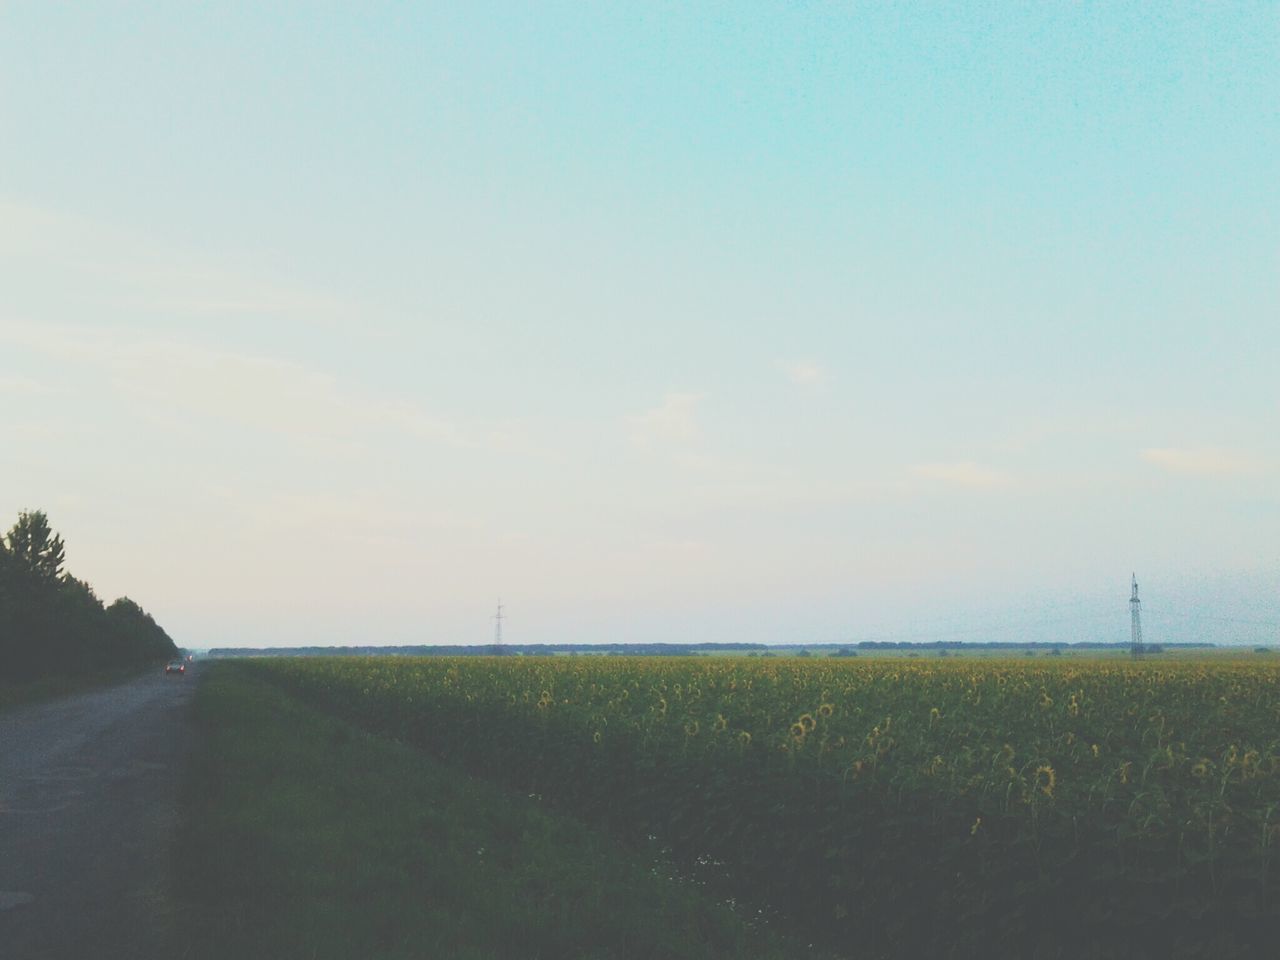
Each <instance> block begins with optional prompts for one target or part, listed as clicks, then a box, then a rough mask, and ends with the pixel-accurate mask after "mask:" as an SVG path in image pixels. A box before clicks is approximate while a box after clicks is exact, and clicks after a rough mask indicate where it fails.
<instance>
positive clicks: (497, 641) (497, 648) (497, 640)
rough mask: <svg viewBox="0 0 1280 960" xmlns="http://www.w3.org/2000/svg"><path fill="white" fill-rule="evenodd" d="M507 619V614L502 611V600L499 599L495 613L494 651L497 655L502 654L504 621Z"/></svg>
mask: <svg viewBox="0 0 1280 960" xmlns="http://www.w3.org/2000/svg"><path fill="white" fill-rule="evenodd" d="M505 619H507V617H506V614H504V613H503V612H502V600H501V599H499V600H498V612H497V613H495V614H494V615H493V653H494V655H495V656H501V655H502V621H503V620H505Z"/></svg>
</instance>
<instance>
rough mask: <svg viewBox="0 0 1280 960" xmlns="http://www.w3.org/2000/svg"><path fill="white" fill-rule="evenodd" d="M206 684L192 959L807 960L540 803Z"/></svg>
mask: <svg viewBox="0 0 1280 960" xmlns="http://www.w3.org/2000/svg"><path fill="white" fill-rule="evenodd" d="M204 673H205V676H204V678H203V680H202V681H201V686H200V689H199V691H198V693H197V696H196V702H195V706H194V710H195V717H196V724H197V728H198V733H197V740H196V743H195V744H194V748H193V753H192V756H191V758H190V769H189V773H188V775H187V779H186V782H185V784H184V790H183V826H182V830H181V836H180V843H179V849H178V853H177V876H178V881H179V891H180V896H181V898H182V899H183V900H184V901H185V902H186V903H187V908H186V911H185V912H186V915H187V916H188V918H189V920H188V922H187V926H188V932H189V936H188V937H186V938H185V939H186V942H187V944H188V945H189V948H190V953H189V954H188V955H189V956H190V957H210V958H213V957H219V958H223V957H237V958H242V960H248V958H254V957H263V958H267V957H270V958H272V960H281V958H290V957H299V958H304V957H305V958H315V960H322V958H335V960H338V958H342V960H347V958H355V957H379V958H402V957H403V958H410V957H412V958H425V957H439V958H450V960H454V958H456V960H481V958H484V960H493V958H513V960H514V958H520V960H538V958H548V960H550V958H555V960H567V958H593V960H594V958H598V960H614V958H616V960H622V958H637V960H640V958H643V960H662V958H672V960H674V958H715V957H725V958H730V957H732V958H770V957H776V958H783V957H786V958H796V957H804V956H809V955H810V954H809V951H808V950H807V949H805V948H803V947H798V946H797V945H795V944H786V943H783V942H782V941H781V940H780V939H779V938H778V937H777V936H776V935H775V934H774V932H772V931H770V930H768V929H763V928H760V927H754V928H753V927H752V926H750V925H748V923H747V922H746V921H745V920H744V918H743V917H741V916H740V915H738V914H737V913H736V912H735V911H734V910H732V909H730V908H729V907H727V906H725V905H723V904H719V903H716V902H714V901H713V900H712V899H710V897H709V896H708V895H707V894H706V893H705V892H704V891H702V890H701V889H700V888H698V887H695V886H692V885H690V884H688V883H683V882H678V881H672V880H670V879H668V878H667V877H666V876H664V875H663V873H664V871H663V870H662V869H661V868H660V867H659V866H656V865H655V864H653V863H651V862H647V861H644V860H643V859H641V858H638V857H637V855H636V854H635V853H634V852H631V851H628V850H626V849H624V848H622V847H620V846H619V845H618V844H617V842H616V841H614V840H612V839H610V838H608V837H606V836H605V835H603V834H601V833H599V832H596V831H593V830H591V829H588V828H587V827H585V826H584V825H583V824H582V823H580V822H578V821H575V820H572V819H569V818H566V817H563V816H559V815H555V814H553V813H551V812H548V811H547V810H546V809H544V808H543V807H542V806H541V805H540V804H539V803H537V802H536V801H535V800H532V799H528V798H524V797H516V796H512V795H510V794H508V793H504V792H502V791H501V790H500V789H499V788H497V787H494V786H493V785H491V784H487V783H484V782H481V781H477V780H474V779H471V778H469V777H467V776H465V775H463V774H461V773H459V772H458V771H457V770H454V769H450V768H448V767H445V766H442V765H440V764H439V763H437V762H434V761H432V760H430V759H428V758H426V757H424V756H423V755H422V754H420V753H418V752H417V751H415V750H413V749H411V748H410V747H407V746H405V745H402V744H399V743H396V742H394V741H391V740H389V739H386V738H381V737H377V736H374V735H370V734H367V733H364V732H361V731H360V730H358V729H356V728H355V727H353V726H351V725H349V724H347V723H345V722H342V721H340V720H338V719H336V718H334V717H331V716H328V715H325V714H323V713H321V712H318V711H317V710H316V709H314V708H312V707H309V706H307V705H304V704H302V703H301V702H299V701H298V700H296V699H294V698H292V697H291V696H290V695H288V694H287V693H285V692H283V691H281V690H280V689H279V688H278V687H276V686H274V685H272V684H269V683H266V682H264V681H263V680H261V679H259V678H257V677H255V676H253V675H252V674H251V672H250V671H248V670H245V669H243V668H241V667H237V666H235V665H232V664H214V665H208V666H206V667H205V668H204ZM458 735H459V736H462V737H465V736H466V731H465V730H459V731H458Z"/></svg>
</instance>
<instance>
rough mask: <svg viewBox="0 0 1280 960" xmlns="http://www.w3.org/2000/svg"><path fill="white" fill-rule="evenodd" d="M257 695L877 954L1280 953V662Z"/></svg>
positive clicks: (435, 671)
mask: <svg viewBox="0 0 1280 960" xmlns="http://www.w3.org/2000/svg"><path fill="white" fill-rule="evenodd" d="M253 669H254V670H255V671H256V672H258V673H259V675H261V676H263V677H267V678H271V679H272V680H273V681H274V682H276V683H278V684H280V685H282V686H284V687H286V688H287V689H290V690H292V691H295V692H297V693H299V694H301V695H302V696H304V697H305V698H306V699H308V700H309V701H311V702H313V703H316V704H318V705H321V706H323V707H324V709H326V710H329V711H332V712H334V713H337V714H339V715H341V716H343V717H346V718H348V719H350V720H352V721H354V722H355V723H357V724H358V725H361V726H363V727H365V728H366V729H370V730H377V731H380V732H384V733H389V734H391V735H393V736H395V737H397V738H400V739H402V740H405V741H407V742H410V743H414V744H417V745H419V746H421V747H423V748H425V749H426V750H427V751H428V752H430V753H431V754H433V755H435V756H438V757H441V758H443V759H445V760H446V761H448V762H451V763H453V764H456V765H458V766H459V767H461V768H465V769H467V770H470V771H472V772H475V773H479V774H482V775H484V776H486V777H489V778H492V779H494V780H495V781H498V782H500V783H504V784H506V785H507V786H508V787H511V788H514V789H516V790H519V791H520V792H528V793H537V794H539V795H544V796H546V797H548V798H549V799H552V800H554V801H555V802H556V803H557V804H558V805H560V806H562V807H563V808H564V809H566V810H572V811H575V812H577V813H578V814H579V815H581V816H583V817H585V818H586V819H588V820H590V821H591V822H594V823H597V824H600V825H603V826H606V827H608V828H610V829H611V830H613V831H614V832H615V834H617V835H619V836H621V837H624V838H629V839H631V840H637V839H638V838H642V837H645V836H650V835H651V836H656V837H658V838H660V840H661V842H663V843H664V844H667V845H668V846H669V847H670V849H671V851H672V854H673V856H675V857H676V858H677V859H678V861H679V862H680V863H681V864H683V869H685V870H687V871H688V872H689V873H690V874H691V875H693V876H696V877H698V878H699V880H700V881H702V882H706V883H707V884H709V885H710V886H711V887H712V888H714V889H718V890H720V891H721V892H722V893H723V894H724V895H729V894H732V895H733V896H735V897H737V898H739V899H742V900H745V901H748V902H752V903H755V904H760V905H764V906H767V907H768V908H769V909H770V910H772V911H775V912H776V913H777V914H778V916H779V917H781V918H783V920H784V922H786V923H787V924H789V925H790V928H791V929H793V930H795V931H799V932H801V933H803V935H804V936H805V937H806V938H810V939H813V940H817V941H819V942H823V943H827V944H829V945H831V946H833V947H836V946H838V947H841V948H843V949H846V950H848V949H849V948H850V945H851V944H856V945H857V949H856V950H851V951H850V952H851V953H856V954H857V955H858V956H866V957H877V956H886V957H888V956H955V957H978V956H1033V955H1034V956H1045V957H1052V956H1064V957H1065V956H1090V957H1117V958H1119V957H1157V956H1159V957H1167V956H1188V957H1190V956H1214V957H1231V956H1241V957H1252V956H1270V952H1269V949H1270V948H1269V947H1268V946H1267V944H1273V942H1274V941H1273V936H1274V934H1275V931H1276V930H1277V929H1280V868H1278V867H1277V864H1276V853H1277V849H1280V664H1277V663H1274V662H1272V661H1271V660H1270V659H1268V658H1266V657H1264V656H1259V657H1256V658H1252V659H1250V658H1246V657H1236V658H1202V657H1197V658H1188V659H1182V660H1176V661H1175V660H1164V659H1159V658H1153V659H1150V660H1146V661H1142V662H1137V663H1131V662H1129V661H1128V660H1125V659H1122V658H1111V659H1090V660H1083V659H1081V660H1077V659H1073V658H1067V657H1064V658H1049V657H1037V658H1035V659H1021V658H1019V659H1003V660H974V659H964V658H947V659H932V660H928V661H925V660H910V659H879V658H875V659H873V658H866V659H862V658H855V659H849V660H837V659H828V658H808V659H801V658H778V659H759V658H754V659H747V658H693V659H690V658H673V659H652V658H645V659H628V658H616V657H614V658H609V657H605V658H601V657H577V658H492V659H485V658H474V657H472V658H457V659H442V658H366V659H357V658H344V659H332V660H324V659H306V660H301V659H299V660H286V659H281V660H272V661H256V662H255V663H254V664H253Z"/></svg>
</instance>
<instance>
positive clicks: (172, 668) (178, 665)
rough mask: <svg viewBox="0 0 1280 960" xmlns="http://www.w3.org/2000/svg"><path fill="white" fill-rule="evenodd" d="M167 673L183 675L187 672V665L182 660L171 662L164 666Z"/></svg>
mask: <svg viewBox="0 0 1280 960" xmlns="http://www.w3.org/2000/svg"><path fill="white" fill-rule="evenodd" d="M164 672H165V673H182V674H185V673H186V672H187V665H186V664H185V663H184V662H183V661H181V660H170V661H169V662H168V663H166V664H165V666H164Z"/></svg>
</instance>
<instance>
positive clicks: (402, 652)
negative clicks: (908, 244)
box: [207, 640, 1215, 657]
mask: <svg viewBox="0 0 1280 960" xmlns="http://www.w3.org/2000/svg"><path fill="white" fill-rule="evenodd" d="M1213 646H1215V644H1212V643H1164V644H1147V645H1145V646H1144V647H1143V651H1144V652H1146V653H1159V652H1160V651H1161V650H1163V649H1169V648H1175V647H1176V648H1178V649H1187V648H1192V647H1194V648H1203V647H1213ZM1128 649H1129V644H1127V643H1109V642H1103V641H1100V640H1099V641H1088V640H1086V641H1082V642H1080V643H1008V642H997V641H989V642H982V643H973V642H966V641H960V640H936V641H933V642H931V643H907V642H899V641H886V640H862V641H859V642H857V643H773V644H769V643H507V644H503V645H502V646H501V647H495V646H494V645H493V644H471V645H468V646H448V645H433V646H425V645H424V646H401V647H379V646H361V647H217V648H215V649H213V650H210V651H209V652H208V654H207V655H208V656H210V657H371V656H384V657H385V656H401V657H441V656H443V657H477V656H493V655H494V654H497V655H499V656H522V657H539V656H542V657H548V656H553V655H555V654H594V655H601V654H604V655H609V654H612V655H615V656H627V657H696V656H704V655H707V654H711V653H749V654H762V653H763V654H766V655H767V654H769V653H770V652H771V651H777V652H781V653H787V652H797V651H800V652H806V651H809V650H826V651H830V653H831V655H832V656H842V655H843V656H856V655H857V651H859V650H864V651H867V652H884V651H894V650H906V651H913V652H921V651H939V652H941V651H950V650H1009V651H1027V650H1031V651H1035V652H1052V651H1055V650H1128Z"/></svg>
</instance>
